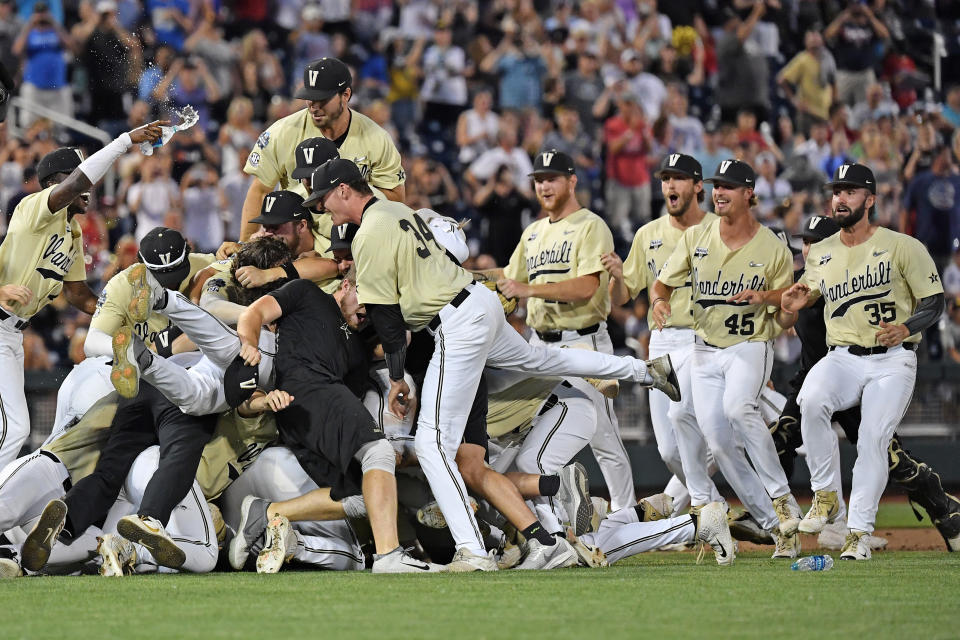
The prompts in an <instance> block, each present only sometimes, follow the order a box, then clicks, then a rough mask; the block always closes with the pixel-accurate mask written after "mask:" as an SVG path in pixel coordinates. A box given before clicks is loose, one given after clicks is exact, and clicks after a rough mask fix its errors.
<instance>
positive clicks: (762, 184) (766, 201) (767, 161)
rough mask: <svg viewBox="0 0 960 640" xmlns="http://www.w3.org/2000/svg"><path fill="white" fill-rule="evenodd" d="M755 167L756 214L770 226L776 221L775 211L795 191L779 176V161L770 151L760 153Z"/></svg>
mask: <svg viewBox="0 0 960 640" xmlns="http://www.w3.org/2000/svg"><path fill="white" fill-rule="evenodd" d="M754 166H755V167H756V170H757V182H756V187H755V188H754V190H753V195H755V196H757V201H758V204H757V207H756V212H757V215H758V217H759V218H760V219H761V221H762V222H764V223H768V224H769V223H772V222H773V221H774V209H776V208H777V206H779V205H780V204H781V203H782V202H783V201H784V200H786V199H787V198H789V197H790V195H791V194H792V193H793V189H791V188H790V183H789V182H787V181H786V180H784V179H783V178H780V177H778V176H777V159H776V157H775V156H774V155H773V154H772V153H770V152H769V151H764V152H762V153H758V154H757V157H756V163H755V165H754Z"/></svg>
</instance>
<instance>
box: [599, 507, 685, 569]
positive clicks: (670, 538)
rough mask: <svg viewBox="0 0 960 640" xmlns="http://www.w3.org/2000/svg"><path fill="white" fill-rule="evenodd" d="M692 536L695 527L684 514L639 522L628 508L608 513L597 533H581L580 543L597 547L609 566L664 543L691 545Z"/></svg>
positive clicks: (661, 545) (632, 510)
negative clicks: (689, 543) (605, 557)
mask: <svg viewBox="0 0 960 640" xmlns="http://www.w3.org/2000/svg"><path fill="white" fill-rule="evenodd" d="M696 533H697V527H696V525H695V524H694V523H693V518H691V517H690V516H688V515H682V516H676V517H673V518H665V519H663V520H656V521H654V522H640V520H639V518H638V517H637V512H636V509H633V508H632V507H628V508H626V509H621V510H620V511H614V512H613V513H611V514H610V515H609V516H607V517H606V519H604V520H603V522H601V523H600V530H599V531H596V532H594V533H585V534H584V535H582V536H580V540H581V541H582V542H585V543H586V544H590V545H594V546H598V547H600V549H601V550H602V551H603V553H604V554H606V556H607V562H609V563H610V564H613V563H614V562H617V561H618V560H623V559H624V558H629V557H630V556H635V555H637V554H638V553H644V552H645V551H654V550H655V549H659V548H660V547H663V546H666V545H668V544H685V543H687V542H693V540H694V538H695V536H696Z"/></svg>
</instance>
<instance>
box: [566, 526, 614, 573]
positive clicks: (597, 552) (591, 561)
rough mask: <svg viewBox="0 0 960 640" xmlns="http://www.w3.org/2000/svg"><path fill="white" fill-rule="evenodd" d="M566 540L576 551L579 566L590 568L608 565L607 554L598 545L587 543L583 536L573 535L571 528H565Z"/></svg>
mask: <svg viewBox="0 0 960 640" xmlns="http://www.w3.org/2000/svg"><path fill="white" fill-rule="evenodd" d="M567 542H569V543H570V546H572V547H573V550H574V551H576V552H577V558H578V560H579V563H580V566H582V567H590V568H591V569H598V568H602V567H609V566H610V563H609V562H607V554H605V553H604V552H603V550H602V549H601V548H600V547H598V546H595V545H592V544H588V543H587V542H584V541H583V538H578V537H577V536H575V535H573V529H569V528H568V529H567Z"/></svg>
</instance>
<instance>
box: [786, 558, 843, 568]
mask: <svg viewBox="0 0 960 640" xmlns="http://www.w3.org/2000/svg"><path fill="white" fill-rule="evenodd" d="M790 568H791V569H793V570H794V571H830V569H832V568H833V558H832V557H831V556H807V557H806V558H800V559H799V560H797V561H796V562H794V563H793V565H791V566H790Z"/></svg>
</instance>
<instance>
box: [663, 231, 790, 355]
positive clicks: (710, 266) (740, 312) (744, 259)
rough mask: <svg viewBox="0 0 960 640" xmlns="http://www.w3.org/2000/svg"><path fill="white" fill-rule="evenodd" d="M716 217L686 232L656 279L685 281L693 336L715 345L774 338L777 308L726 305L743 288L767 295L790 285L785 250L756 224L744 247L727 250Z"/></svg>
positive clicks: (674, 283)
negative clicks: (689, 294)
mask: <svg viewBox="0 0 960 640" xmlns="http://www.w3.org/2000/svg"><path fill="white" fill-rule="evenodd" d="M721 221H722V219H720V218H717V219H716V220H713V221H712V222H709V223H705V224H702V225H698V226H696V227H691V228H690V229H687V230H686V231H685V232H684V234H683V237H682V238H680V242H679V244H677V248H676V249H674V251H673V254H671V256H670V257H669V258H667V262H666V264H664V265H663V268H662V269H661V270H660V275H659V276H658V277H657V279H658V280H660V282H662V283H664V284H666V285H669V286H671V287H674V288H676V287H682V286H683V285H684V283H686V282H687V280H688V279H689V280H690V282H691V286H692V289H693V292H692V293H693V323H694V329H695V330H696V332H697V334H698V335H699V336H700V337H701V338H703V340H704V341H706V342H708V343H710V344H711V345H713V346H716V347H730V346H733V345H735V344H739V343H741V342H748V341H749V342H763V341H765V340H770V339H772V338H775V337H776V336H777V335H778V334H779V333H780V331H781V327H780V325H779V324H777V321H776V320H775V319H774V315H775V314H776V311H777V308H776V307H770V306H767V305H762V304H748V303H745V302H729V301H728V300H729V298H730V297H731V296H734V295H736V294H738V293H740V292H741V291H744V290H746V289H753V290H756V291H770V290H773V289H780V288H783V287H789V286H790V285H791V284H792V283H793V257H792V256H791V255H790V249H788V248H787V245H786V244H784V243H783V242H782V241H781V240H780V238H778V237H777V236H776V235H774V233H773V232H772V231H770V230H769V229H767V228H766V227H763V226H761V227H760V228H759V229H758V230H757V232H756V233H755V234H754V236H753V238H751V239H750V241H749V242H747V244H745V245H743V246H742V247H740V248H739V249H737V250H736V251H731V250H730V249H729V248H727V245H725V244H724V242H723V240H722V239H721V238H720V224H721Z"/></svg>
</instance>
